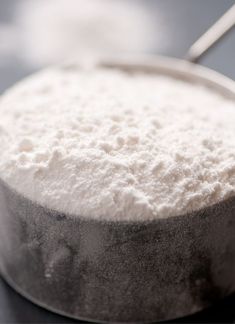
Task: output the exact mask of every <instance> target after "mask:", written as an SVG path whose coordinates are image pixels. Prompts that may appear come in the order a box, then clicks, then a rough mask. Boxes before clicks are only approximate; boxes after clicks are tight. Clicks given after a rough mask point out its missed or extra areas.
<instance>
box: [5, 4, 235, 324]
mask: <svg viewBox="0 0 235 324" xmlns="http://www.w3.org/2000/svg"><path fill="white" fill-rule="evenodd" d="M16 1H21V0H0V23H6V22H7V23H8V22H10V21H11V20H12V9H13V7H14V4H15V2H16ZM139 1H144V3H145V5H147V6H150V7H151V8H152V12H153V13H154V15H155V16H156V21H157V20H159V26H158V30H156V46H155V52H156V53H159V54H163V55H168V56H175V57H183V56H184V54H185V53H186V51H187V49H188V47H189V46H190V45H191V44H192V43H193V42H194V41H195V40H196V39H197V38H198V37H199V36H200V35H201V34H202V33H203V32H204V31H205V30H206V29H207V28H208V27H209V26H210V25H211V24H212V23H213V22H214V21H215V20H216V19H218V18H219V17H220V16H221V15H222V14H223V13H224V12H225V11H226V10H227V9H228V8H229V7H230V6H231V5H233V4H234V3H235V1H234V0H139ZM159 33H160V34H163V35H164V37H163V40H164V41H163V40H162V38H161V42H160V43H158V41H157V40H158V38H157V35H159ZM201 64H203V65H205V66H208V67H210V68H212V69H215V70H217V71H219V72H221V73H223V74H225V75H227V76H229V77H231V78H233V79H234V80H235V31H234V32H231V33H230V34H229V35H228V37H226V38H225V39H224V40H223V41H222V42H221V43H220V44H218V46H216V48H215V49H214V50H213V51H212V52H210V53H209V54H208V55H207V56H206V57H205V58H204V59H203V60H202V61H201ZM34 70H36V69H33V68H32V67H29V66H27V64H26V63H25V62H24V63H23V62H22V61H20V59H19V57H18V56H17V54H16V55H12V56H11V57H10V58H9V59H8V60H7V61H6V62H4V64H1V57H0V93H1V92H3V91H4V90H5V89H7V88H8V87H9V86H11V85H12V84H14V83H15V82H16V81H18V80H20V79H21V78H23V77H24V76H26V75H28V74H31V73H32V72H34ZM75 322H76V321H73V320H70V319H66V318H64V317H61V316H57V315H55V314H52V313H50V312H48V311H46V310H43V309H41V308H40V307H37V306H35V305H33V304H32V303H30V302H29V301H27V300H25V299H24V298H23V297H21V296H20V295H18V294H17V293H16V292H14V291H13V290H12V289H11V288H10V287H9V286H8V285H7V284H6V283H5V282H4V281H3V280H2V279H1V278H0V323H75ZM174 322H177V323H235V295H234V296H231V297H229V298H227V299H225V300H224V301H221V302H219V303H218V304H217V305H214V306H213V307H212V308H210V309H207V310H205V311H203V312H201V313H198V314H196V315H193V316H191V317H187V318H183V319H179V320H177V321H174Z"/></svg>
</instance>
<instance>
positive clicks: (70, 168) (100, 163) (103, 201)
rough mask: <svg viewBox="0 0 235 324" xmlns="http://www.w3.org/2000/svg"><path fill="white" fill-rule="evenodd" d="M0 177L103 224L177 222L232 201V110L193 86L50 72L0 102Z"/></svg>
mask: <svg viewBox="0 0 235 324" xmlns="http://www.w3.org/2000/svg"><path fill="white" fill-rule="evenodd" d="M0 114H1V117H0V142H1V157H0V176H1V177H2V178H3V179H4V180H5V181H6V182H7V183H8V184H9V185H10V186H12V187H13V188H14V189H16V190H17V191H18V192H20V193H22V194H23V195H25V196H27V197H28V198H30V199H32V200H35V201H37V202H39V203H41V204H43V205H46V206H48V207H50V208H53V209H56V210H59V211H63V212H68V213H71V214H75V215H79V216H82V217H90V218H95V219H105V220H146V219H154V218H161V217H168V216H174V215H179V214H184V213H187V212H190V211H192V210H197V209H200V208H202V207H205V206H208V205H211V204H214V203H217V202H219V201H221V200H222V199H226V198H228V197H230V196H232V195H234V194H235V127H234V125H235V104H234V102H233V101H229V100H226V99H224V98H223V97H221V96H220V95H217V94H216V93H214V92H213V91H212V90H209V89H206V88H204V87H202V86H199V85H193V84H189V83H186V82H183V81H178V80H173V79H171V78H168V77H164V76H154V75H152V76H151V75H144V74H137V75H129V74H125V72H121V71H115V70H108V69H99V68H97V69H91V70H79V69H65V68H55V69H51V70H47V71H45V72H41V73H40V74H38V75H36V76H33V77H31V78H29V79H28V80H26V81H23V82H22V83H21V84H19V85H17V86H15V88H13V89H11V90H10V91H9V92H8V93H6V94H5V95H4V96H3V97H2V98H1V102H0Z"/></svg>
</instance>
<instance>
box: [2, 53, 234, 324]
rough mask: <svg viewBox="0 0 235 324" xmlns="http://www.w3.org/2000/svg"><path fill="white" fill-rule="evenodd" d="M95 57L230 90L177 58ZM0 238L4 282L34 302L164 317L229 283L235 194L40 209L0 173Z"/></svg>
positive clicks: (124, 318) (57, 308)
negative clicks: (106, 217)
mask: <svg viewBox="0 0 235 324" xmlns="http://www.w3.org/2000/svg"><path fill="white" fill-rule="evenodd" d="M99 65H102V66H105V67H107V68H119V69H122V70H125V71H128V72H129V73H138V72H145V73H151V74H164V75H168V76H171V77H174V78H177V79H184V80H186V81H189V82H195V83H199V84H204V85H205V86H207V87H209V88H213V89H214V90H215V91H216V92H219V93H221V94H222V95H224V96H225V97H231V98H235V83H234V82H233V81H232V80H229V79H227V78H226V77H224V76H222V75H220V74H218V73H216V72H214V71H211V70H208V69H205V68H202V67H198V66H196V65H194V64H190V63H187V62H185V61H180V60H176V59H166V58H164V59H163V58H157V59H156V58H151V57H147V58H139V59H135V60H134V59H133V58H132V59H131V60H129V61H128V60H127V61H124V60H121V59H119V60H117V61H115V60H113V61H110V62H108V61H106V62H104V63H102V62H101V63H99ZM62 68H77V66H76V65H67V66H63V67H62ZM0 237H1V245H0V271H1V274H2V276H3V277H4V278H5V279H6V281H7V282H8V283H9V284H10V285H11V286H12V287H13V288H15V289H16V290H17V291H18V292H20V293H21V294H22V295H23V296H25V297H26V298H28V299H30V300H31V301H33V302H35V303H36V304H38V305H40V306H43V307H44V308H47V309H49V310H52V311H54V312H56V313H59V314H63V315H66V316H69V317H73V318H76V319H85V320H89V321H95V322H100V323H104V322H110V323H149V322H155V321H162V320H168V319H173V318H177V317H182V316H185V315H189V314H192V313H194V312H197V311H199V310H202V309H203V308H205V307H208V306H209V305H211V304H212V303H213V302H214V301H216V300H218V299H220V298H223V297H225V296H227V295H229V294H230V293H231V292H233V291H235V197H232V198H230V199H228V200H226V201H222V202H220V203H218V204H216V205H213V206H208V207H207V208H204V209H202V210H199V211H195V212H193V213H190V214H187V215H182V216H175V217H170V218H165V219H157V220H154V221H150V222H106V221H97V220H92V219H84V218H82V217H79V216H78V215H76V217H74V215H70V214H64V213H61V212H60V211H56V210H50V209H48V208H47V207H46V206H41V205H38V204H37V203H36V202H34V201H31V200H29V199H27V198H26V197H23V196H22V195H21V193H19V192H16V191H15V190H14V189H13V188H10V187H9V186H8V184H6V183H5V182H4V181H3V180H0Z"/></svg>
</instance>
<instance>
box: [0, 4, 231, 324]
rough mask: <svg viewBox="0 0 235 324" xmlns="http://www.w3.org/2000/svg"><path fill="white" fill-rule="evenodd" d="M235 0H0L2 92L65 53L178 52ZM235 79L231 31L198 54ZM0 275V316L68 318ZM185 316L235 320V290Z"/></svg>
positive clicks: (83, 56) (0, 319)
mask: <svg viewBox="0 0 235 324" xmlns="http://www.w3.org/2000/svg"><path fill="white" fill-rule="evenodd" d="M234 3H235V1H234V0H0V93H2V92H3V91H4V90H5V89H7V88H8V87H9V86H11V85H13V84H14V83H15V82H17V81H18V80H20V79H22V78H23V77H24V76H26V75H29V74H31V73H33V72H35V71H37V70H39V69H41V68H44V67H46V66H48V65H50V64H58V63H60V62H62V61H64V60H69V59H73V58H76V60H81V61H83V60H89V59H93V58H95V57H99V56H102V55H118V54H122V55H125V54H128V55H130V54H138V53H146V54H160V55H167V56H174V57H179V58H183V57H184V56H185V54H186V52H187V50H188V48H189V47H190V45H191V44H192V43H193V42H194V41H195V40H196V39H197V38H198V37H199V36H200V35H201V34H202V33H204V32H205V31H206V30H207V29H208V28H209V27H210V26H211V25H212V24H213V23H214V22H215V21H216V20H217V19H218V18H219V17H220V16H221V15H222V14H223V13H224V12H225V11H226V10H227V9H229V7H231V6H232V5H233V4H234ZM201 64H203V65H205V66H208V67H210V68H212V69H215V70H217V71H219V72H221V73H223V74H225V75H227V76H229V77H231V78H233V79H234V80H235V30H234V32H231V33H230V34H229V35H228V36H227V37H226V38H225V39H224V40H223V41H221V42H220V43H219V44H218V45H217V46H216V48H215V49H214V50H213V51H211V52H210V53H209V54H208V55H206V57H205V58H204V59H203V60H202V61H201ZM71 322H72V321H71V320H67V319H63V318H62V317H59V316H56V315H53V314H51V313H49V312H47V311H44V310H42V309H40V308H38V307H37V306H34V305H32V304H31V303H30V302H28V301H26V300H24V299H23V298H21V297H20V296H18V295H17V294H16V293H15V292H13V291H12V290H11V289H10V288H9V287H8V286H7V285H6V284H5V283H4V282H3V281H2V280H1V279H0V323H71ZM177 322H184V323H189V322H190V323H206V322H210V323H235V296H231V297H230V298H228V299H227V300H225V301H223V302H221V303H220V304H218V305H216V306H215V307H213V308H211V309H209V310H207V311H204V312H202V313H200V314H197V315H195V316H192V317H190V318H187V319H181V320H178V321H177Z"/></svg>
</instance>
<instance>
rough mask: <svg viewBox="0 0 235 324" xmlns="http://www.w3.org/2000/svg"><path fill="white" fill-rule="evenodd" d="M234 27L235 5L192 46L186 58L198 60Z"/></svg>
mask: <svg viewBox="0 0 235 324" xmlns="http://www.w3.org/2000/svg"><path fill="white" fill-rule="evenodd" d="M233 27H235V5H233V6H232V7H231V8H230V9H229V10H228V11H227V12H226V13H225V14H224V15H223V16H222V17H221V18H220V19H219V20H217V22H216V23H215V24H214V25H213V26H212V27H210V28H209V30H208V31H206V32H205V34H203V35H202V36H201V37H200V38H199V39H198V40H197V41H196V42H195V43H194V44H193V45H192V46H191V47H190V49H189V51H188V53H187V55H186V60H188V61H190V62H194V63H196V62H198V61H199V59H200V58H201V57H202V56H204V55H205V54H206V53H207V52H208V51H209V50H210V49H212V48H213V46H214V45H215V44H216V43H217V42H218V41H219V40H221V39H222V38H223V37H224V36H225V35H226V34H227V33H228V32H229V31H230V30H232V28H233Z"/></svg>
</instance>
